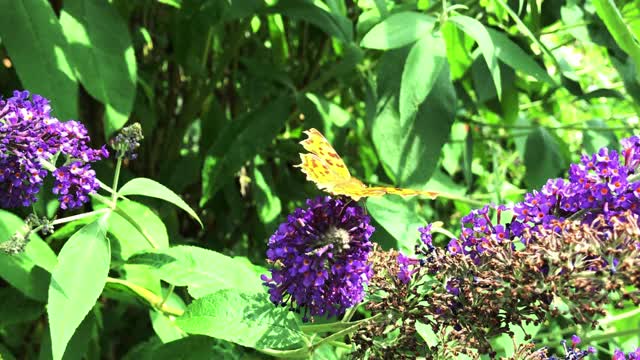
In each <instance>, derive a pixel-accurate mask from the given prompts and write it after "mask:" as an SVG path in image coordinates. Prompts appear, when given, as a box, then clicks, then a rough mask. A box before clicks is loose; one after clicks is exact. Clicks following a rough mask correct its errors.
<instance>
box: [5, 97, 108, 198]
mask: <svg viewBox="0 0 640 360" xmlns="http://www.w3.org/2000/svg"><path fill="white" fill-rule="evenodd" d="M50 113H51V107H50V106H49V101H48V100H47V99H45V98H43V97H41V96H39V95H33V96H31V99H30V94H29V92H28V91H22V92H20V91H15V92H14V93H13V97H10V98H8V99H6V100H4V99H2V98H0V207H2V208H14V207H20V206H29V205H31V204H33V203H34V202H35V201H36V200H37V198H36V195H37V194H38V192H39V191H40V189H41V188H42V182H43V180H44V178H45V177H46V176H47V171H46V169H45V166H44V164H45V163H49V164H51V162H53V161H54V159H57V155H58V154H61V155H64V158H65V163H64V164H63V165H62V166H61V167H60V168H59V169H58V170H57V171H56V172H55V174H54V176H55V178H56V180H55V184H54V193H56V194H58V195H59V200H60V202H61V205H60V206H61V208H63V209H67V208H74V207H78V206H80V205H82V204H83V203H85V202H86V201H87V199H88V197H87V196H88V195H89V194H90V193H92V192H94V191H95V190H96V188H97V186H98V184H97V182H96V179H95V172H93V170H91V169H90V168H89V165H88V163H91V162H94V161H97V160H100V159H103V158H106V157H108V156H109V153H108V152H107V149H106V147H102V148H101V149H98V150H95V149H92V148H91V147H89V145H88V144H89V141H90V139H89V136H88V135H87V130H86V128H85V127H84V126H83V125H82V124H81V123H79V122H76V121H68V122H61V121H59V120H58V119H56V118H53V117H51V114H50ZM51 165H53V166H55V164H51Z"/></svg>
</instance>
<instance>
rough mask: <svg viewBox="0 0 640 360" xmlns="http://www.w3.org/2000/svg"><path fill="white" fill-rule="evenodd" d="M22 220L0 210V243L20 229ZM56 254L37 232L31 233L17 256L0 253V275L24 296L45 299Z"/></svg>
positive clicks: (42, 300) (39, 299)
mask: <svg viewBox="0 0 640 360" xmlns="http://www.w3.org/2000/svg"><path fill="white" fill-rule="evenodd" d="M23 225H24V222H23V221H22V220H21V219H20V218H18V217H17V216H15V215H13V214H12V213H9V212H7V211H4V210H0V242H4V241H7V240H9V238H10V237H11V236H12V235H13V234H15V233H16V232H17V231H19V230H22V227H23ZM56 262H57V259H56V254H55V253H54V252H53V250H51V248H50V247H49V245H47V243H45V242H44V241H42V239H40V237H39V236H38V235H37V234H32V235H31V237H30V241H29V243H28V244H27V247H26V249H25V251H24V252H22V253H20V254H17V255H7V254H4V253H0V277H2V278H3V279H4V280H5V281H7V282H8V283H9V284H11V285H12V286H13V287H15V288H16V289H18V290H20V292H22V293H23V294H24V295H26V296H27V297H29V298H31V299H34V300H38V301H41V302H45V301H46V300H47V288H48V287H49V280H50V278H51V275H50V272H51V271H52V270H53V268H54V266H55V265H56Z"/></svg>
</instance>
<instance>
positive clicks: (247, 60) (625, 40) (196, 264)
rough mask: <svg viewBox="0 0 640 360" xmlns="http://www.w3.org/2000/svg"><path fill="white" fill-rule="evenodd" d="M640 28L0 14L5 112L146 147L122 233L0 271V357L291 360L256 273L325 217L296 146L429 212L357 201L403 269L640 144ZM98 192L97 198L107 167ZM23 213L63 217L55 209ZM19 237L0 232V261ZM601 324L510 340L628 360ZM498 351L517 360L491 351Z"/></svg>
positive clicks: (239, 10)
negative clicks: (280, 247)
mask: <svg viewBox="0 0 640 360" xmlns="http://www.w3.org/2000/svg"><path fill="white" fill-rule="evenodd" d="M639 20H640V4H639V3H638V2H632V1H618V2H617V4H616V3H614V2H613V1H607V0H590V1H583V0H566V1H561V0H545V1H530V0H529V1H528V0H519V1H518V0H482V1H474V0H470V1H460V2H453V1H452V2H451V3H449V2H446V1H445V2H440V1H430V0H417V1H413V0H396V1H392V0H324V1H321V0H279V1H278V0H158V1H152V0H144V1H126V0H113V1H108V0H51V1H47V0H20V1H15V0H0V60H2V63H1V64H0V94H2V95H4V96H5V97H6V96H9V95H10V93H11V91H12V90H14V89H28V90H29V91H31V92H33V93H38V94H41V95H42V96H45V97H47V98H49V99H51V105H52V108H53V113H54V115H55V116H57V117H58V118H60V119H61V120H67V119H76V120H80V121H82V122H83V123H84V124H86V125H87V127H88V129H89V133H90V134H91V136H92V140H93V144H94V145H95V146H96V147H97V146H100V145H101V144H105V143H108V141H109V139H111V138H112V137H113V136H114V135H115V133H116V132H117V130H119V129H121V128H122V127H123V126H124V125H125V124H127V122H128V121H129V122H140V123H141V124H142V129H143V132H144V137H145V138H144V141H143V143H142V147H141V148H140V150H139V156H138V158H137V159H136V160H133V161H128V162H125V163H124V165H123V168H122V173H121V179H120V183H121V184H125V183H127V181H129V180H130V179H133V178H136V179H135V180H132V181H131V182H128V183H127V184H126V185H124V186H123V187H122V188H121V190H120V194H121V195H123V196H127V197H128V198H130V199H129V200H123V201H121V202H120V203H119V204H118V209H119V210H118V211H115V212H114V213H113V214H111V216H110V217H109V218H108V219H107V218H100V219H99V218H98V217H93V218H83V219H81V220H78V221H74V222H70V223H68V224H65V225H64V226H61V227H59V228H57V229H56V232H55V233H53V234H52V235H50V236H48V237H46V238H40V237H38V236H37V235H33V236H32V238H31V242H30V243H29V245H28V247H27V249H26V251H25V252H24V253H22V254H20V255H17V256H10V255H4V254H2V255H0V277H1V278H2V279H3V280H2V287H1V288H0V303H1V304H2V305H3V306H2V308H1V309H0V312H1V314H0V354H1V355H2V358H7V359H12V358H38V357H39V358H41V359H48V358H54V359H60V358H64V359H76V358H78V359H80V358H88V359H97V358H105V359H120V358H128V359H139V358H145V357H147V358H152V359H177V358H185V359H186V358H190V359H191V358H192V359H201V358H229V359H232V358H262V357H267V355H265V354H276V355H277V353H275V352H273V353H270V351H271V349H294V348H297V347H299V345H300V344H302V343H304V341H306V340H307V339H306V338H305V337H304V336H303V335H302V331H301V330H299V329H297V327H298V325H297V318H296V317H295V316H294V314H292V313H288V312H287V311H286V309H284V308H278V309H276V308H274V307H273V306H272V305H271V303H269V302H268V300H267V299H266V297H265V289H264V288H263V286H262V284H261V281H260V280H259V277H258V274H260V273H264V271H265V269H264V267H266V266H267V264H266V262H265V259H264V258H265V255H264V254H265V250H266V242H267V239H268V238H269V236H270V235H271V234H272V233H273V231H274V230H275V229H276V228H277V226H278V224H279V223H280V222H281V221H282V220H283V219H285V217H286V215H287V214H288V213H289V212H291V211H292V210H293V209H294V208H295V207H297V206H300V205H301V204H302V203H303V201H304V200H305V199H306V198H310V197H315V196H318V195H320V194H321V192H320V191H319V190H318V189H317V188H316V186H315V184H313V183H311V182H308V181H306V180H305V177H304V175H303V174H302V173H301V172H300V170H299V169H298V168H295V167H293V165H295V164H297V163H299V155H298V153H299V152H301V147H300V146H299V145H298V142H299V141H300V140H301V139H302V138H303V134H302V131H303V130H305V129H308V128H311V127H315V128H317V129H319V130H321V131H322V132H323V133H324V134H325V135H326V137H327V139H328V140H329V141H330V142H331V143H332V144H333V145H334V147H335V148H336V150H337V151H338V152H339V153H340V154H341V155H342V156H343V158H344V160H345V162H346V163H347V165H348V166H349V168H350V170H351V173H352V174H353V175H354V176H357V177H358V178H359V179H362V180H363V181H364V182H365V183H367V184H383V185H388V184H393V185H395V186H402V187H407V188H415V189H424V190H435V191H439V192H442V195H441V196H440V197H439V198H438V199H437V200H434V201H431V200H428V199H425V198H416V197H414V198H406V199H405V198H402V197H384V198H375V199H370V200H367V201H366V207H367V211H368V212H369V214H370V215H371V217H372V219H373V222H374V225H375V227H376V232H375V233H374V235H373V237H372V240H373V241H375V242H377V243H379V244H381V245H382V246H383V247H384V248H397V249H400V250H404V251H407V252H411V251H412V249H413V244H414V243H415V240H416V239H417V238H418V236H419V234H418V232H417V230H416V229H417V227H418V226H421V225H424V224H425V223H426V222H433V221H442V222H443V223H444V224H446V226H445V227H446V228H448V229H456V228H457V226H458V225H459V222H460V217H461V216H462V215H464V214H466V213H468V211H469V210H471V209H472V208H475V207H478V206H481V205H483V204H486V203H507V202H512V201H518V200H520V199H521V198H522V195H523V194H524V193H525V192H527V191H529V190H532V189H536V188H538V187H540V186H541V185H543V184H544V183H545V182H546V180H547V179H549V178H553V177H558V176H563V174H565V173H566V170H567V167H568V165H569V164H570V163H571V162H573V161H576V160H577V159H578V158H579V156H580V154H581V153H582V152H590V153H591V152H595V151H597V150H598V149H599V148H600V147H602V146H609V147H611V148H617V147H618V146H619V145H618V139H620V138H623V137H626V136H629V135H632V134H634V129H635V128H636V127H637V125H638V115H637V110H638V105H639V104H640V45H639V43H638V41H637V40H636V39H637V38H640V25H639V24H640V22H639ZM96 171H97V172H98V177H99V178H101V179H102V180H103V181H105V180H107V183H108V181H109V179H111V174H112V173H113V171H114V163H113V162H109V161H103V162H102V163H100V164H97V165H96ZM149 179H153V180H149ZM160 184H163V185H160ZM169 189H170V190H169ZM174 192H175V193H176V194H180V196H177V195H175V194H174ZM163 199H164V200H165V201H162V200H163ZM134 200H135V201H134ZM93 205H94V209H99V208H101V207H102V205H101V204H99V203H97V202H95V201H94V203H93ZM174 205H176V206H177V207H176V206H174ZM34 208H35V210H36V211H37V212H38V213H39V214H40V215H46V216H48V217H50V218H54V217H55V216H58V217H62V216H64V215H63V214H62V212H61V211H59V209H58V203H57V200H55V198H54V196H53V195H51V194H48V195H47V194H46V193H43V194H42V195H41V197H40V201H39V202H38V203H37V204H36V205H35V207H34ZM180 209H182V210H180ZM191 209H195V210H191ZM86 210H89V208H87V209H86ZM183 210H184V211H183ZM27 214H28V212H27V210H24V211H23V210H16V211H13V213H10V212H7V211H4V210H3V211H2V212H0V241H4V240H5V239H8V238H9V237H10V236H11V235H12V234H13V233H14V232H15V231H16V230H17V229H18V228H20V226H21V220H20V218H24V217H25V216H26V215H27ZM194 219H197V220H194ZM94 220H95V221H94ZM92 221H93V222H92ZM199 221H201V224H199V223H198V222H199ZM86 224H89V225H88V226H85V227H82V226H84V225H86ZM201 225H202V226H201ZM80 229H81V230H80ZM78 230H79V231H78ZM436 243H437V244H439V245H443V244H445V243H446V239H445V238H444V237H442V238H438V237H436ZM150 244H152V245H153V247H156V248H157V249H152V248H151V247H152V246H150ZM169 245H171V246H172V247H169ZM205 249H209V250H213V251H207V250H205ZM167 259H169V260H167ZM238 290H241V292H239V291H238ZM70 299H71V300H70ZM185 311H186V312H185ZM183 312H185V313H184V315H182V316H179V317H177V315H180V314H182V313H183ZM85 315H86V316H85ZM255 318H260V321H258V322H255V321H253V320H255ZM176 319H177V320H176ZM256 324H258V325H256ZM283 324H285V325H287V326H284V325H283ZM603 324H604V325H603V327H602V328H601V329H600V330H597V331H596V330H592V331H587V330H588V329H580V328H575V327H569V325H567V323H566V322H564V321H563V320H562V319H560V320H558V321H556V322H550V323H548V324H545V325H544V326H542V327H539V328H536V329H528V330H529V331H531V332H532V334H533V335H534V336H535V338H536V341H537V342H539V343H542V344H544V345H549V346H551V347H556V346H558V344H559V340H560V339H561V338H562V337H563V335H564V336H565V337H566V334H572V333H576V332H577V333H579V334H580V335H581V336H583V340H585V341H589V339H595V340H599V341H600V342H599V344H600V345H599V346H600V348H599V349H598V350H599V351H600V356H602V358H609V357H610V355H609V354H610V353H611V352H612V350H613V348H615V347H624V348H630V346H631V345H635V346H637V345H638V342H639V341H640V333H638V330H637V329H638V328H639V327H640V312H638V311H637V309H635V308H633V307H628V308H626V309H625V310H623V311H622V313H621V312H620V310H615V311H614V310H612V312H611V314H610V316H609V317H607V318H605V319H604V321H603ZM276 327H277V328H279V329H282V332H281V333H279V334H276V335H274V334H273V329H274V328H276ZM567 327H569V328H568V330H567ZM292 329H293V330H292ZM296 329H297V330H296ZM187 333H189V334H193V335H190V336H188V337H187V336H186V335H187ZM617 333H620V334H623V335H624V336H617V335H615V334H617ZM50 334H51V335H52V336H50ZM265 334H268V336H266V335H265ZM536 334H537V335H536ZM610 334H614V335H610ZM518 336H520V335H517V336H516V338H518ZM173 340H177V341H175V342H171V341H173ZM518 340H519V341H522V337H520V338H518ZM607 341H608V342H609V343H608V344H610V347H607V346H606V344H607ZM169 342H171V343H169ZM163 343H164V344H163ZM167 343H169V344H167ZM496 346H497V347H498V348H500V349H502V350H503V351H505V352H506V353H509V352H510V351H511V352H512V351H513V345H512V342H511V339H509V338H508V337H507V338H501V339H497V340H496ZM65 349H66V352H65ZM256 349H257V350H258V351H256ZM342 353H344V350H340V349H338V350H336V349H335V348H334V347H332V346H329V345H323V346H322V347H320V348H319V349H318V351H317V352H316V355H315V356H316V358H318V359H333V358H338V357H339V356H340V354H342ZM62 354H64V357H63V355H62Z"/></svg>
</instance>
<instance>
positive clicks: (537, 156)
mask: <svg viewBox="0 0 640 360" xmlns="http://www.w3.org/2000/svg"><path fill="white" fill-rule="evenodd" d="M524 164H525V166H526V167H527V172H526V175H525V181H526V182H527V184H528V185H529V187H530V188H532V189H535V188H539V187H541V186H542V185H544V184H545V183H546V182H547V179H550V178H554V177H556V176H558V175H560V173H562V172H563V171H564V170H566V160H565V158H564V156H563V155H562V151H561V148H560V145H559V144H558V140H557V139H556V138H554V137H553V135H551V134H550V133H549V131H547V129H545V128H543V127H539V128H536V129H535V130H533V131H532V132H531V133H530V134H529V136H527V142H526V146H525V153H524Z"/></svg>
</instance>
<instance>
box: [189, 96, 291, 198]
mask: <svg viewBox="0 0 640 360" xmlns="http://www.w3.org/2000/svg"><path fill="white" fill-rule="evenodd" d="M290 107H291V99H289V98H288V97H287V96H282V97H280V98H278V99H276V100H274V101H272V102H270V103H268V104H267V105H265V106H263V107H261V108H258V109H256V110H254V111H252V112H250V113H248V114H246V115H244V116H243V117H241V118H240V119H237V120H236V121H232V122H231V123H230V124H229V125H228V126H227V127H226V128H225V129H224V130H223V131H221V132H220V135H219V136H218V139H217V140H216V142H215V143H214V144H213V146H212V147H211V148H210V149H209V150H208V151H207V155H206V157H205V161H204V166H203V167H202V198H201V199H200V206H204V205H205V204H206V203H207V202H208V201H209V200H211V198H212V197H213V195H215V193H216V192H217V191H218V190H219V189H221V188H222V186H223V185H225V184H226V183H227V182H228V181H230V180H231V179H233V178H234V175H235V174H236V172H238V170H240V168H241V167H242V166H243V165H244V163H245V162H247V161H249V160H251V159H252V158H253V157H254V156H255V155H256V154H258V153H260V152H261V151H262V150H263V149H264V148H266V147H267V146H268V145H269V144H271V142H272V141H273V139H274V138H275V137H276V136H277V135H278V133H279V132H280V130H281V129H282V127H283V125H284V123H285V122H286V121H287V118H288V116H289V110H290Z"/></svg>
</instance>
